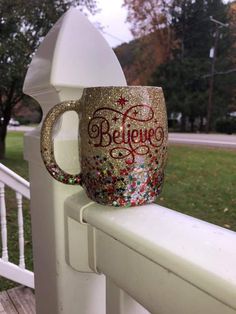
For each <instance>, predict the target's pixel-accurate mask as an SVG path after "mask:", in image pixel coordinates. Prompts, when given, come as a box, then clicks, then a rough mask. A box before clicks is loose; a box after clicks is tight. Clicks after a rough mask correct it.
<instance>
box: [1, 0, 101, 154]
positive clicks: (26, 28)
mask: <svg viewBox="0 0 236 314" xmlns="http://www.w3.org/2000/svg"><path fill="white" fill-rule="evenodd" d="M70 6H79V7H81V8H85V9H87V10H88V11H89V12H91V13H95V11H96V0H70V1H69V0H54V1H52V0H0V12H1V16H0V73H1V82H0V159H3V158H4V157H5V138H6V134H7V125H8V123H9V120H10V118H11V113H12V109H13V107H14V106H15V105H16V104H17V103H18V102H19V101H20V100H21V99H22V98H23V97H24V95H23V93H22V85H23V81H24V77H25V74H26V70H27V66H28V64H29V63H30V60H31V57H32V54H33V52H34V51H35V49H36V48H37V47H38V45H39V43H40V42H41V41H42V39H43V37H44V36H45V35H46V34H47V33H48V31H49V29H50V28H51V27H52V26H53V24H54V23H55V22H56V21H57V20H58V18H59V17H60V16H61V15H62V14H63V13H64V12H65V11H66V10H67V9H68V8H69V7H70Z"/></svg>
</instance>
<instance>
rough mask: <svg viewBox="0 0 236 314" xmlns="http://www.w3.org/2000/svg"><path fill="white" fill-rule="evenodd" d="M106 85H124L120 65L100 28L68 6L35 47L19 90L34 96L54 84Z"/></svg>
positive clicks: (73, 86)
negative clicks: (68, 8) (37, 46)
mask: <svg viewBox="0 0 236 314" xmlns="http://www.w3.org/2000/svg"><path fill="white" fill-rule="evenodd" d="M109 85H115V86H117V85H126V80H125V77H124V74H123V71H122V69H121V66H120V64H119V62H118V60H117V58H116V56H115V54H114V52H113V50H112V49H111V48H110V47H109V45H108V43H107V42H106V41H105V39H104V38H103V36H102V35H101V34H100V32H99V31H98V30H97V29H96V28H95V27H94V26H93V25H92V24H91V23H90V22H89V20H88V19H87V18H86V17H85V16H84V15H83V14H82V13H81V12H80V11H79V9H76V8H72V9H70V10H68V11H67V12H66V13H65V14H64V15H63V16H62V17H61V18H60V19H59V20H58V22H57V23H56V24H55V25H54V27H53V28H52V29H51V30H50V32H49V33H48V34H47V36H46V37H45V39H44V40H43V42H42V43H41V45H40V47H39V48H38V50H37V52H36V54H35V56H34V57H33V60H32V62H31V64H30V66H29V69H28V72H27V75H26V78H25V82H24V88H23V90H24V93H26V94H28V95H31V96H33V97H34V98H36V99H37V95H38V94H43V93H45V91H47V90H49V89H54V88H55V89H56V90H57V91H58V90H60V89H61V87H65V88H66V87H69V88H84V87H87V86H109Z"/></svg>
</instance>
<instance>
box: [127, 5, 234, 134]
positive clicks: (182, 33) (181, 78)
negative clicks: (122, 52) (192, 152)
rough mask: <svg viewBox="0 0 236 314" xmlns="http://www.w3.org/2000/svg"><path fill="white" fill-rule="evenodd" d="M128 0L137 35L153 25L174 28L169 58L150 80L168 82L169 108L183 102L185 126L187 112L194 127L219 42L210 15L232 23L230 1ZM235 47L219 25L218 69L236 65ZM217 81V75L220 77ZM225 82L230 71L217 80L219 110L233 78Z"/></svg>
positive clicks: (203, 106) (223, 106)
mask: <svg viewBox="0 0 236 314" xmlns="http://www.w3.org/2000/svg"><path fill="white" fill-rule="evenodd" d="M124 3H125V5H126V6H127V7H128V9H129V16H128V18H129V20H130V22H132V20H131V18H132V19H133V23H132V30H133V32H134V33H135V34H136V36H137V34H138V32H140V34H143V33H148V32H150V31H151V32H156V34H157V36H159V33H158V32H157V31H156V30H159V32H160V30H162V34H166V33H167V32H168V33H170V34H171V36H170V37H167V39H166V41H169V44H168V46H169V47H170V49H171V51H170V53H169V55H168V58H167V59H166V60H165V62H164V64H162V65H161V66H160V67H159V69H156V70H155V69H154V73H153V76H152V79H151V83H152V84H154V85H159V84H162V86H163V87H164V90H165V91H166V93H165V95H166V97H167V104H168V111H169V112H170V110H176V107H178V110H179V112H181V113H182V130H184V126H185V120H186V118H187V117H188V119H189V121H190V123H191V127H192V129H193V124H194V121H195V119H196V117H200V119H201V121H203V118H204V117H205V116H206V112H207V110H206V109H207V105H208V89H209V87H208V86H209V84H208V80H209V75H208V76H207V74H209V73H210V69H211V60H210V59H209V51H210V49H211V48H212V46H213V45H214V41H215V38H214V36H215V31H216V28H215V24H214V23H212V22H211V20H210V16H213V18H215V19H219V20H220V21H221V22H222V23H227V21H228V14H227V12H228V6H227V5H226V4H224V2H223V0H157V1H154V0H153V1H152V0H124ZM151 8H152V10H150V9H151ZM153 12H154V14H153ZM145 14H146V20H144V16H145ZM167 28H168V31H167ZM163 39H165V36H163ZM230 47H232V43H231V42H230V33H229V29H228V28H224V29H220V38H219V40H218V47H217V59H216V67H215V69H216V71H225V70H227V69H230V68H231V58H230V55H231V53H230ZM161 78H162V79H161ZM170 80H171V81H170ZM217 82H219V79H218V78H216V79H215V83H217ZM226 83H227V84H228V83H229V80H228V79H227V77H226V76H224V77H223V76H221V78H220V84H219V85H216V84H215V86H214V98H213V100H214V112H213V114H214V116H216V115H217V114H223V113H225V112H226V110H227V109H226V108H227V106H228V104H227V102H228V101H229V99H230V93H232V91H233V84H231V85H228V87H227V84H226Z"/></svg>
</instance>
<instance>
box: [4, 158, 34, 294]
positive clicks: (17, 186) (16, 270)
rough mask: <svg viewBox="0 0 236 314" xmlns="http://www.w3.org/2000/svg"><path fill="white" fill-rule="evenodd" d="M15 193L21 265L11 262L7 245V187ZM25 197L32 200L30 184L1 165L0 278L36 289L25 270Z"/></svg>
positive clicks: (32, 275)
mask: <svg viewBox="0 0 236 314" xmlns="http://www.w3.org/2000/svg"><path fill="white" fill-rule="evenodd" d="M6 186H8V187H9V188H11V189H12V190H13V191H15V197H16V207H17V223H18V241H19V264H18V265H16V264H14V263H12V262H10V261H9V256H8V243H7V238H8V236H7V206H6V200H5V187H6ZM23 197H25V198H26V199H30V191H29V182H27V181H26V180H25V179H23V178H22V177H20V176H19V175H17V174H16V173H14V172H13V171H11V170H10V169H8V168H7V167H5V166H4V165H3V164H1V163H0V225H1V240H2V243H1V244H2V257H1V258H0V276H3V277H5V278H8V279H10V280H13V281H15V282H18V283H20V284H23V285H25V286H28V287H31V288H34V274H33V272H31V271H29V270H27V269H25V256H24V220H23V208H22V204H23Z"/></svg>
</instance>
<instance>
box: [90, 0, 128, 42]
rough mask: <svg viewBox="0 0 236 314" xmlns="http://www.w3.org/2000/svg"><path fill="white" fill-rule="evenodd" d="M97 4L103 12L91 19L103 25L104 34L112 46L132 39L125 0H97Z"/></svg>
mask: <svg viewBox="0 0 236 314" xmlns="http://www.w3.org/2000/svg"><path fill="white" fill-rule="evenodd" d="M97 4H98V7H99V8H100V9H101V12H100V13H97V14H96V15H95V16H93V17H90V18H89V19H90V20H91V21H92V22H99V23H100V24H101V25H102V26H103V36H104V37H105V38H106V40H107V41H108V43H109V44H110V46H111V47H116V46H118V45H120V44H121V43H122V42H129V41H130V40H132V38H133V37H132V35H131V33H130V31H129V24H128V23H125V20H126V17H127V10H126V8H123V7H122V4H123V0H97Z"/></svg>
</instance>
